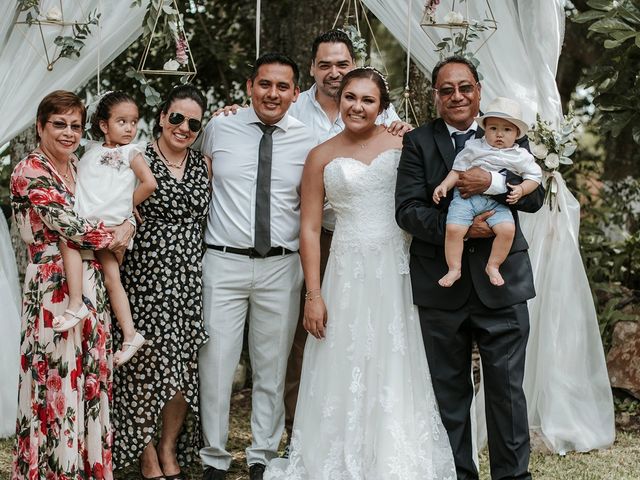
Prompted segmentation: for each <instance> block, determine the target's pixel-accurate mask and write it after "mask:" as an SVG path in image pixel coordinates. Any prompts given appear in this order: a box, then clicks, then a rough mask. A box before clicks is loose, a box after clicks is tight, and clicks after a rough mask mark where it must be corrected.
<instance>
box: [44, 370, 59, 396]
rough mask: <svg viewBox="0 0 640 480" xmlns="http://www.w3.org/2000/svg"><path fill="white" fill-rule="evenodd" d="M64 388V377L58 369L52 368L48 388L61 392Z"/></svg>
mask: <svg viewBox="0 0 640 480" xmlns="http://www.w3.org/2000/svg"><path fill="white" fill-rule="evenodd" d="M61 388H62V378H61V377H60V375H59V374H58V371H57V370H51V372H50V373H49V377H48V378H47V389H48V390H51V391H53V392H59V391H60V389H61Z"/></svg>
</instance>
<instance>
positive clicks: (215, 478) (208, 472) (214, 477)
mask: <svg viewBox="0 0 640 480" xmlns="http://www.w3.org/2000/svg"><path fill="white" fill-rule="evenodd" d="M226 477H227V471H226V470H220V469H218V468H214V467H207V468H206V469H205V470H204V472H203V474H202V480H224V479H225V478H226Z"/></svg>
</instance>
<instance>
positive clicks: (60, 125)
mask: <svg viewBox="0 0 640 480" xmlns="http://www.w3.org/2000/svg"><path fill="white" fill-rule="evenodd" d="M46 123H50V124H51V125H53V128H55V129H56V130H66V129H67V127H71V131H72V132H73V133H82V125H80V124H77V123H71V124H70V123H67V122H63V121H61V120H53V121H52V120H47V122H46Z"/></svg>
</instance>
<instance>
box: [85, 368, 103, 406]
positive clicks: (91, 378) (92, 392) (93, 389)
mask: <svg viewBox="0 0 640 480" xmlns="http://www.w3.org/2000/svg"><path fill="white" fill-rule="evenodd" d="M99 391H100V384H99V382H98V377H96V376H95V375H94V374H93V373H90V374H89V375H87V377H86V379H85V382H84V394H85V398H86V399H87V400H93V399H94V398H96V397H97V396H98V392H99Z"/></svg>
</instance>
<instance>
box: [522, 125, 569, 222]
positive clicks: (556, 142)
mask: <svg viewBox="0 0 640 480" xmlns="http://www.w3.org/2000/svg"><path fill="white" fill-rule="evenodd" d="M576 127H577V123H576V121H575V119H574V118H573V116H571V115H565V116H564V117H563V119H562V122H560V126H559V128H558V130H555V129H554V128H552V127H551V122H548V121H545V120H542V118H540V115H539V114H538V115H536V123H535V124H534V125H533V127H532V128H531V129H530V130H529V133H528V134H527V136H528V137H529V142H530V145H529V146H530V148H531V153H532V154H533V156H534V157H535V158H536V160H537V161H538V163H539V164H540V166H541V167H542V170H543V172H544V179H545V180H544V181H545V190H546V194H545V202H547V203H548V204H549V209H551V210H553V207H554V199H555V196H556V193H557V192H558V185H557V181H558V176H559V175H560V173H559V172H558V169H559V168H560V165H571V164H572V163H573V161H572V160H571V158H569V157H571V155H573V153H574V152H575V151H576V140H575V130H576Z"/></svg>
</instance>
